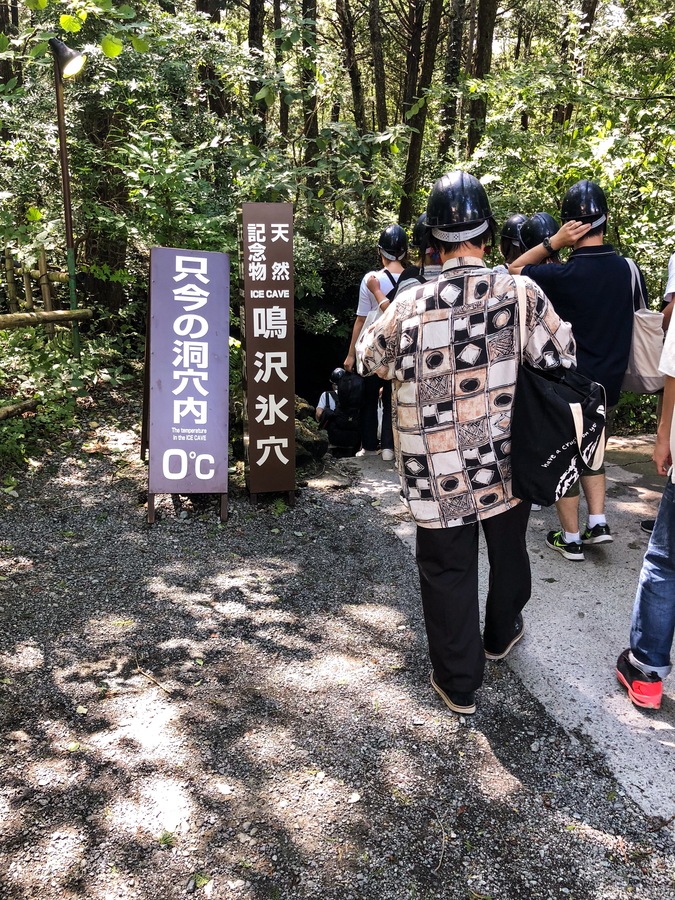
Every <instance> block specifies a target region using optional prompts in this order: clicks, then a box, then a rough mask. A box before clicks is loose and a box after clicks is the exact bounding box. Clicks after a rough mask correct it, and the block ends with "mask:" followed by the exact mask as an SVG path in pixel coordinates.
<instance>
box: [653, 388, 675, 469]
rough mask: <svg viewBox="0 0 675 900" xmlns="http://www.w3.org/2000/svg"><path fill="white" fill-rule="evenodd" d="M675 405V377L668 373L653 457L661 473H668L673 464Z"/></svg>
mask: <svg viewBox="0 0 675 900" xmlns="http://www.w3.org/2000/svg"><path fill="white" fill-rule="evenodd" d="M674 405H675V378H672V377H671V376H670V375H666V382H665V386H664V388H663V408H662V410H661V419H660V421H659V428H658V431H657V432H656V443H655V444H654V453H653V454H652V459H653V460H654V463H655V464H656V471H657V472H658V473H659V475H667V474H668V469H669V468H670V467H671V465H672V464H673V460H672V456H671V451H670V431H671V428H672V424H673V406H674Z"/></svg>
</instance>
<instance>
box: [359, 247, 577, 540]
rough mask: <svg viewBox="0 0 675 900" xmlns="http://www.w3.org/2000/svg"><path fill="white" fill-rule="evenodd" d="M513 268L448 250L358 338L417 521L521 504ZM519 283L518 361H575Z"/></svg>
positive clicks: (545, 304) (443, 522) (570, 345)
mask: <svg viewBox="0 0 675 900" xmlns="http://www.w3.org/2000/svg"><path fill="white" fill-rule="evenodd" d="M517 277H518V276H512V275H509V274H508V272H498V271H493V270H492V269H488V268H486V267H485V265H484V264H483V262H482V260H480V259H478V258H474V257H459V258H454V259H450V260H448V261H447V262H446V263H445V265H444V266H443V271H442V272H441V275H440V276H439V277H438V280H436V281H432V282H428V283H427V284H423V285H419V286H418V287H411V288H409V289H408V290H405V291H403V292H401V293H400V294H399V295H398V296H397V297H396V299H395V301H394V302H393V303H392V304H391V305H390V306H389V308H388V309H387V311H386V312H385V313H384V314H383V315H382V316H381V317H380V318H379V319H377V320H376V321H375V322H374V323H373V324H372V325H371V326H370V328H369V330H368V332H367V334H366V335H365V339H364V341H362V342H361V346H360V348H359V358H358V366H359V371H360V372H361V374H363V375H368V374H372V373H376V374H377V375H379V376H380V378H385V379H391V380H392V381H393V403H392V417H393V424H394V442H395V451H396V461H397V467H398V471H399V473H400V476H401V483H402V489H403V494H404V496H405V498H406V500H407V502H408V506H409V508H410V512H411V514H412V517H413V519H414V520H415V522H416V523H417V524H418V525H420V526H422V527H425V528H451V527H455V526H458V525H466V524H470V523H473V522H476V521H477V520H478V519H486V518H488V517H490V516H496V515H499V514H500V513H503V512H506V510H508V509H510V508H511V507H512V506H515V504H517V503H519V502H520V501H519V500H518V499H516V498H514V497H513V494H512V491H511V457H510V451H511V409H512V405H513V396H514V390H515V384H516V376H517V372H518V365H519V364H520V355H521V351H520V334H519V315H518V299H517V294H516V278H517ZM522 280H523V281H525V282H526V293H527V321H526V332H525V334H526V341H525V347H524V348H523V356H524V358H525V359H526V360H527V362H528V363H530V364H531V365H533V366H536V367H537V368H541V369H550V368H555V367H557V366H564V367H571V366H574V365H575V345H574V338H573V337H572V329H571V326H570V325H569V324H568V323H567V322H563V321H562V320H561V319H560V318H559V316H558V315H557V314H556V312H555V310H554V309H553V307H552V306H551V304H550V303H549V301H548V299H547V297H546V295H545V294H544V293H543V292H542V291H541V289H540V288H539V287H537V285H536V284H535V283H534V282H533V281H531V280H530V279H529V278H524V279H522Z"/></svg>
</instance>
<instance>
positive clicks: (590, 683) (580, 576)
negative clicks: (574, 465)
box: [355, 438, 675, 818]
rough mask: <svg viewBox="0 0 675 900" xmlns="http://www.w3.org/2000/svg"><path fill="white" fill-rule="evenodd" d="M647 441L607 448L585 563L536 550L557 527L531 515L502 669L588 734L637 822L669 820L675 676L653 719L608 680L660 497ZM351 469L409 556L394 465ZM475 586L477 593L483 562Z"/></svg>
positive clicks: (373, 460)
mask: <svg viewBox="0 0 675 900" xmlns="http://www.w3.org/2000/svg"><path fill="white" fill-rule="evenodd" d="M652 442H653V439H651V438H612V439H611V440H610V443H609V446H608V452H607V460H606V466H607V488H608V490H607V493H608V505H607V518H608V522H609V523H610V526H611V528H612V533H613V535H614V537H615V540H614V543H612V544H604V545H599V546H598V547H589V548H585V556H586V559H585V561H584V562H569V561H567V560H564V559H563V558H562V557H561V556H560V555H559V554H558V553H554V552H553V551H551V550H549V549H548V548H547V547H546V545H545V544H544V538H545V535H546V532H547V531H548V530H549V529H551V528H553V527H557V524H558V523H557V518H556V514H555V509H554V508H549V509H544V510H542V511H541V512H533V513H532V516H531V518H530V526H529V547H530V558H531V561H532V583H533V590H532V599H531V600H530V603H529V604H528V606H527V607H526V609H525V623H526V633H525V637H524V638H523V640H522V641H521V643H520V644H519V645H518V646H517V648H516V649H514V651H513V653H512V654H511V656H510V657H509V659H508V663H507V664H508V665H510V666H512V668H513V669H514V671H516V672H517V673H518V675H519V676H520V677H521V678H522V680H523V682H524V683H525V684H527V686H528V687H529V689H530V690H531V691H532V693H533V694H534V696H535V697H537V698H538V699H539V700H540V701H541V702H542V703H543V704H544V706H545V707H546V709H547V710H548V711H549V713H550V714H551V715H553V716H554V717H555V718H556V719H557V720H558V721H559V722H560V723H561V724H562V725H563V726H564V727H565V728H566V729H567V730H568V731H570V732H575V731H577V732H581V733H584V734H586V735H588V736H589V737H590V738H591V740H592V741H593V743H594V744H595V746H596V747H597V749H598V750H600V751H603V752H604V753H605V754H606V757H607V762H608V765H609V766H610V767H611V769H612V770H613V772H614V774H615V776H616V778H617V779H618V781H619V783H620V784H621V785H622V786H623V788H624V790H625V791H626V792H627V793H628V794H629V795H630V796H631V797H632V798H633V799H634V800H635V801H636V802H637V803H638V804H639V805H640V806H641V808H642V809H643V810H644V811H645V813H647V814H648V815H652V816H662V817H664V818H670V817H671V816H675V675H674V676H672V677H671V678H669V679H667V680H666V681H665V683H664V697H663V704H662V706H661V709H660V710H659V711H653V710H651V711H641V710H638V709H636V708H635V707H634V706H633V705H632V704H631V703H630V702H629V701H628V699H627V697H626V692H625V691H624V690H623V688H621V687H620V686H619V685H618V683H617V681H616V678H615V675H614V665H615V662H616V658H617V656H618V654H619V652H620V651H621V650H623V649H624V648H625V647H626V646H627V645H628V631H629V627H630V617H631V610H632V608H633V600H634V597H635V588H636V585H637V579H638V574H639V571H640V567H641V565H642V556H643V554H644V551H645V548H646V546H647V540H648V538H647V535H646V534H644V533H643V532H642V531H641V530H640V520H641V519H646V518H653V517H654V515H655V513H656V508H657V505H658V501H659V498H660V494H661V490H662V488H663V480H662V479H661V478H659V477H658V476H657V475H656V474H655V472H654V466H653V463H652V462H651V452H652ZM355 462H356V463H357V464H358V465H359V467H360V469H361V476H362V477H361V481H360V484H359V486H358V487H357V490H358V491H360V492H362V493H364V494H367V495H369V496H370V497H372V499H373V500H374V499H379V500H380V503H381V508H382V510H383V511H384V512H385V513H386V514H388V515H392V516H395V517H396V518H397V519H398V525H397V526H396V532H397V533H398V535H399V537H400V538H401V539H402V541H403V542H404V543H405V544H406V545H407V546H408V547H409V548H410V550H411V552H413V553H414V540H415V538H414V526H413V525H412V524H411V522H410V520H409V518H408V516H407V513H406V512H405V509H404V507H403V505H402V504H401V502H400V500H399V488H398V476H397V474H396V472H395V471H394V468H393V465H392V464H388V463H384V462H383V461H382V460H381V459H380V457H379V456H378V457H366V458H365V459H360V460H355ZM582 507H583V501H582ZM481 579H482V582H483V585H485V583H486V579H487V558H486V554H485V553H481ZM483 593H484V589H483ZM479 702H480V695H479Z"/></svg>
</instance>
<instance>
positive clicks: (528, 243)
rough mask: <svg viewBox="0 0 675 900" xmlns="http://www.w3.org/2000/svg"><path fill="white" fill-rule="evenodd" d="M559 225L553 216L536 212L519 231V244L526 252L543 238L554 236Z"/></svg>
mask: <svg viewBox="0 0 675 900" xmlns="http://www.w3.org/2000/svg"><path fill="white" fill-rule="evenodd" d="M559 228H560V225H558V223H557V222H556V220H555V219H554V218H553V216H549V214H548V213H545V212H537V213H535V214H534V215H533V216H532V217H531V218H530V219H528V220H527V222H525V224H524V225H523V226H522V228H521V229H520V242H521V244H522V245H523V247H524V248H525V249H526V250H531V249H532V247H536V246H537V244H541V242H542V241H543V240H544V238H547V237H548V238H550V237H551V236H552V235H554V234H555V233H556V232H557V231H558V229H559Z"/></svg>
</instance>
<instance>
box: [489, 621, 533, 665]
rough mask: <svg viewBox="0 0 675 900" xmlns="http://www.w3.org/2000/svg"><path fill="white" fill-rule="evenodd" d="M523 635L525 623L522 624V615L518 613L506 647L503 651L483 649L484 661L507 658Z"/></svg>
mask: <svg viewBox="0 0 675 900" xmlns="http://www.w3.org/2000/svg"><path fill="white" fill-rule="evenodd" d="M524 633H525V623H524V622H523V616H522V613H518V615H517V616H516V621H515V622H514V623H513V637H512V638H511V640H510V641H509V643H508V644H507V645H506V647H505V648H504V649H503V650H498V651H493V650H488V648H487V647H486V648H485V658H486V659H504V657H505V656H508V655H509V653H510V652H511V650H513V648H514V647H515V646H516V644H517V643H518V641H519V640H520V639H521V637H522V636H523V634H524Z"/></svg>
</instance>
